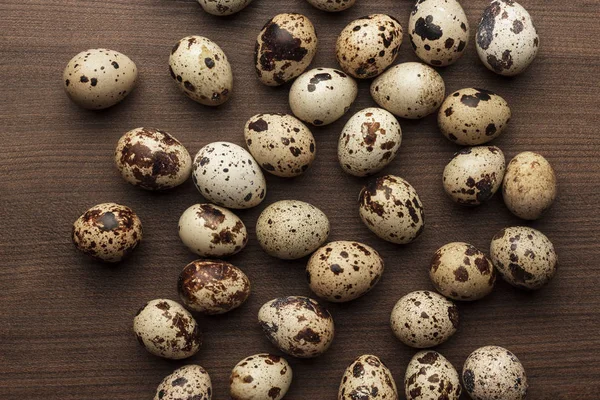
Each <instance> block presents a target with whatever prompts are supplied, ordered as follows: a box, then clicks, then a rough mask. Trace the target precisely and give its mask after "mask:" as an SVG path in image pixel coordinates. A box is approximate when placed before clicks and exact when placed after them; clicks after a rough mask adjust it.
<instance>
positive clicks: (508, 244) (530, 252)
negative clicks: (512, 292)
mask: <svg viewBox="0 0 600 400" xmlns="http://www.w3.org/2000/svg"><path fill="white" fill-rule="evenodd" d="M490 256H491V258H492V262H493V263H494V266H495V267H496V269H497V270H498V272H499V273H500V275H502V277H503V278H504V280H505V281H506V282H508V283H510V284H511V285H513V286H516V287H518V288H521V289H530V290H535V289H540V288H541V287H543V286H545V285H546V284H548V282H550V280H552V278H554V275H555V274H556V269H557V266H558V256H557V255H556V251H555V250H554V245H553V244H552V242H551V241H550V239H548V237H547V236H546V235H544V234H543V233H542V232H540V231H538V230H536V229H533V228H530V227H527V226H513V227H510V228H504V229H502V230H501V231H500V232H498V233H497V234H496V235H495V236H494V238H493V239H492V243H491V245H490Z"/></svg>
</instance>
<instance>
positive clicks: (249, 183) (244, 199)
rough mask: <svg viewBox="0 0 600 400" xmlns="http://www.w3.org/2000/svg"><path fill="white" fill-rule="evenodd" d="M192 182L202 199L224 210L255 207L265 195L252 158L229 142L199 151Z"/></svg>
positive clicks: (258, 171) (209, 145) (263, 184)
mask: <svg viewBox="0 0 600 400" xmlns="http://www.w3.org/2000/svg"><path fill="white" fill-rule="evenodd" d="M192 179H193V180H194V184H195V185H196V188H198V191H200V193H201V194H202V196H204V198H206V199H207V200H209V201H210V202H212V203H215V204H217V205H220V206H223V207H227V208H234V209H245V208H252V207H255V206H257V205H259V204H260V203H261V202H262V201H263V200H264V199H265V196H266V194H267V182H266V181H265V176H264V175H263V173H262V170H261V169H260V167H259V166H258V164H257V162H256V161H255V160H254V158H252V155H250V153H248V152H247V151H246V149H244V148H243V147H241V146H238V145H237V144H233V143H229V142H214V143H210V144H207V145H206V146H204V147H203V148H202V149H200V151H199V152H198V154H196V158H195V159H194V165H193V169H192Z"/></svg>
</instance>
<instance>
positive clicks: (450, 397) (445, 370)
mask: <svg viewBox="0 0 600 400" xmlns="http://www.w3.org/2000/svg"><path fill="white" fill-rule="evenodd" d="M404 392H405V394H406V399H407V400H428V399H432V400H433V399H435V400H442V399H444V400H458V399H459V398H460V394H461V392H462V387H461V385H460V378H459V376H458V372H456V369H455V368H454V366H453V365H452V364H451V363H450V361H448V360H447V359H446V357H444V356H443V355H441V354H440V353H438V352H435V351H432V350H427V351H420V352H418V353H417V354H415V355H414V356H413V358H412V359H411V360H410V362H409V363H408V367H406V373H405V375H404Z"/></svg>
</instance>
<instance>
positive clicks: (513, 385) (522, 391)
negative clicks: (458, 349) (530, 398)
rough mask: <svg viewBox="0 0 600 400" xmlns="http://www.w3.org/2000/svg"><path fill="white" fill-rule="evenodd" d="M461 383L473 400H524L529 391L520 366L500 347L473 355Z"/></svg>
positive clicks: (515, 358)
mask: <svg viewBox="0 0 600 400" xmlns="http://www.w3.org/2000/svg"><path fill="white" fill-rule="evenodd" d="M462 380H463V385H464V388H465V391H466V392H467V394H468V395H469V396H470V397H471V398H472V399H473V400H495V399H502V400H523V399H525V397H526V396H527V389H528V387H529V384H528V382H527V376H526V375H525V368H523V364H521V362H520V361H519V359H518V358H517V356H515V355H514V354H513V353H512V352H510V351H509V350H507V349H505V348H502V347H500V346H485V347H481V348H479V349H477V350H475V351H474V352H472V353H471V354H470V355H469V357H468V358H467V360H466V361H465V365H464V366H463V371H462Z"/></svg>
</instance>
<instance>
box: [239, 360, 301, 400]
mask: <svg viewBox="0 0 600 400" xmlns="http://www.w3.org/2000/svg"><path fill="white" fill-rule="evenodd" d="M292 375H293V374H292V367H291V366H290V364H288V362H287V361H286V360H285V358H283V357H279V356H275V355H272V354H267V353H261V354H255V355H253V356H250V357H246V358H244V359H243V360H242V361H240V362H239V363H237V365H236V366H235V367H234V368H233V371H232V372H231V378H230V379H229V382H230V384H229V388H230V389H229V392H230V395H231V398H232V400H280V399H282V398H283V397H284V396H285V395H286V393H287V391H288V389H289V388H290V385H291V384H292Z"/></svg>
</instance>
